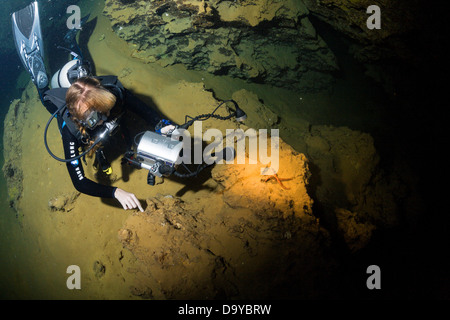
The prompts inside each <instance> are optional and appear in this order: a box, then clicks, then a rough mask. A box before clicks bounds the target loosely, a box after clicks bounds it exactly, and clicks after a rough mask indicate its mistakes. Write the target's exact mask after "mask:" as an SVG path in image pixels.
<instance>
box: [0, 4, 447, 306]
mask: <svg viewBox="0 0 450 320" xmlns="http://www.w3.org/2000/svg"><path fill="white" fill-rule="evenodd" d="M28 3H29V1H28V0H27V1H22V0H21V1H13V0H7V1H2V2H1V3H0V12H1V13H0V17H1V28H0V30H1V31H0V32H1V33H2V38H1V39H8V41H10V42H9V43H8V44H4V45H2V47H1V51H0V58H1V59H2V68H1V73H0V135H3V126H4V124H3V120H4V116H5V114H6V112H7V111H8V108H9V105H10V102H11V101H12V100H13V99H17V98H20V96H21V93H22V92H21V90H20V89H18V88H16V83H17V82H18V79H19V76H20V74H21V73H22V72H23V67H22V65H21V62H20V60H19V59H18V57H17V55H16V53H15V50H14V44H13V43H12V33H11V28H10V23H9V21H10V20H9V19H10V17H9V14H10V13H11V12H13V11H14V10H17V9H19V8H22V7H24V6H25V5H27V4H28ZM40 3H41V4H42V7H41V20H42V21H43V26H42V27H43V30H49V32H50V37H52V35H53V36H55V37H57V36H58V34H57V33H56V32H55V31H53V30H58V29H60V28H58V24H60V23H61V19H58V17H60V16H64V15H65V8H66V7H67V6H68V5H70V4H75V3H76V1H55V0H54V1H41V2H40ZM430 19H431V17H430ZM427 21H428V22H430V21H429V20H427ZM312 22H313V24H314V26H315V27H316V29H317V31H318V33H319V34H321V36H322V37H323V38H324V40H325V42H326V43H327V44H328V45H329V46H330V48H331V49H332V50H333V52H334V53H335V54H336V56H337V57H338V60H339V63H340V67H341V69H342V71H341V72H340V73H339V74H336V80H337V82H336V85H335V87H334V95H333V96H334V102H335V104H333V105H330V106H329V107H330V108H332V107H334V108H336V107H337V106H339V108H340V116H339V117H333V118H325V117H321V116H320V112H317V111H316V113H314V114H310V115H309V119H308V121H310V122H311V123H312V124H330V125H335V126H348V127H349V128H351V129H354V130H361V131H364V132H369V133H370V134H371V135H372V136H373V137H374V139H375V146H376V148H377V151H378V152H379V153H380V155H381V159H382V163H381V165H382V166H383V168H384V169H386V170H388V171H395V164H396V161H395V159H398V158H402V159H405V160H406V161H407V163H408V165H410V166H411V167H412V171H413V172H414V173H415V174H417V177H418V179H419V180H420V188H421V190H420V194H421V196H422V197H423V201H424V202H425V207H426V210H425V212H422V214H421V216H420V221H419V224H418V225H416V226H409V225H406V227H405V226H402V227H400V228H397V229H395V230H392V231H389V232H386V233H383V234H377V235H376V237H375V239H374V241H372V243H371V244H370V245H369V247H368V248H367V250H365V251H363V252H362V253H360V254H358V255H356V256H353V257H351V258H349V259H344V263H343V266H342V268H341V269H342V274H341V280H340V281H341V283H345V284H348V283H351V282H355V283H363V284H364V283H365V280H364V279H360V278H358V277H356V278H355V276H354V275H355V274H362V275H363V276H364V277H365V273H364V271H363V272H361V270H363V268H365V267H366V266H367V265H368V264H371V263H370V262H371V261H378V264H380V265H381V267H382V269H383V267H385V269H387V270H392V272H390V273H389V274H388V275H387V278H386V283H389V282H391V283H396V285H395V286H393V287H388V288H387V290H384V291H382V292H377V293H368V292H367V290H366V288H365V287H359V286H355V287H352V288H347V292H348V297H355V296H359V297H363V298H402V297H403V298H414V297H429V298H449V297H450V296H449V295H448V288H447V285H448V284H450V281H449V277H448V275H446V274H447V270H448V268H450V262H449V254H448V253H447V252H448V250H446V247H445V244H446V241H447V240H448V239H447V235H448V233H449V230H448V221H449V218H448V210H444V209H442V203H443V202H445V199H446V197H448V195H447V194H446V191H445V190H444V189H442V187H439V186H440V185H442V184H445V185H446V184H447V183H448V182H447V181H446V175H445V174H446V172H447V171H448V170H446V169H445V168H446V167H448V164H447V157H446V155H445V152H446V149H447V146H448V142H447V141H445V140H443V138H442V137H443V136H444V135H445V130H446V129H445V128H446V126H445V125H444V123H443V121H442V120H443V118H444V114H445V113H444V111H445V110H446V109H447V108H448V107H446V106H445V103H447V102H448V99H445V96H444V94H443V93H445V92H446V91H445V90H446V88H445V87H443V83H444V82H443V81H441V78H440V77H439V75H438V74H435V73H432V72H430V71H432V70H440V65H441V61H442V60H439V59H436V58H435V57H433V58H432V57H430V58H429V59H427V57H428V56H429V52H427V48H430V46H431V48H433V44H434V42H433V41H432V40H431V39H430V34H432V33H433V32H436V30H439V29H435V28H434V27H435V25H434V24H433V28H424V30H422V31H421V32H422V33H419V34H418V35H417V39H418V40H417V41H421V40H423V39H428V42H426V43H427V44H428V45H430V46H426V45H424V42H420V43H419V44H418V43H416V42H415V40H414V37H412V38H413V39H411V42H410V43H409V44H410V45H411V46H417V49H418V51H417V53H416V54H417V55H418V56H423V57H424V58H423V59H420V60H419V61H422V63H424V64H423V65H411V64H407V63H405V64H403V65H402V64H399V63H398V61H385V62H384V63H385V65H384V66H383V67H384V68H387V69H392V70H396V72H395V74H396V75H397V78H396V81H397V83H396V84H397V91H396V95H395V96H393V95H391V94H387V93H386V92H385V91H384V90H383V88H382V86H381V85H380V84H379V83H376V82H374V81H373V80H371V79H368V78H367V77H365V76H364V68H363V66H362V65H361V64H359V63H358V62H356V61H355V60H354V59H353V58H352V57H351V56H350V55H349V54H348V50H349V45H350V44H352V42H351V41H350V39H347V38H346V37H344V36H342V35H339V34H338V33H336V32H335V31H333V30H332V29H331V28H329V27H328V26H327V25H325V24H323V23H321V22H319V21H316V20H314V19H312ZM434 23H435V24H436V23H437V22H434ZM53 32H55V33H54V34H53ZM59 36H60V35H59ZM434 36H436V34H434ZM50 55H51V54H50ZM438 57H439V56H438ZM50 68H51V64H50ZM447 82H448V81H447ZM349 97H351V98H349ZM440 97H443V98H442V99H440ZM367 100H371V101H373V102H374V105H372V108H375V109H368V108H367V105H365V101H367ZM324 111H325V110H324ZM328 111H329V110H328ZM324 114H325V113H324ZM441 141H442V144H441ZM3 163H4V159H3V136H0V166H3ZM444 188H445V187H444ZM0 215H2V216H4V215H14V212H13V211H12V210H11V209H10V208H9V203H8V198H7V189H6V185H5V180H4V177H3V174H1V175H0ZM404 220H405V221H408V217H404ZM2 222H3V220H2ZM2 246H8V243H7V242H5V241H2ZM0 272H1V273H2V274H1V276H2V277H7V276H8V275H6V274H4V272H2V271H1V270H0ZM391 280H392V281H391ZM394 280H395V281H394ZM333 285H334V287H335V288H339V285H340V282H339V281H337V282H336V283H335V284H333ZM404 288H412V289H411V290H410V291H409V292H405V290H404ZM3 289H4V288H2V290H3ZM330 295H332V294H330ZM2 297H3V298H9V297H8V295H7V294H4V293H3V294H2ZM343 297H346V296H343ZM19 298H20V297H19Z"/></svg>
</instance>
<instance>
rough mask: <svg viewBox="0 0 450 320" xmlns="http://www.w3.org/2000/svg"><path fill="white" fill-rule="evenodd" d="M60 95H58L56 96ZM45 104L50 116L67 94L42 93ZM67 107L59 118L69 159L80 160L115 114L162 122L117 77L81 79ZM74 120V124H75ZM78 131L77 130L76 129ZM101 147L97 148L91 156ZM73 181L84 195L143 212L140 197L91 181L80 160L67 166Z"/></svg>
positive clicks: (72, 88)
mask: <svg viewBox="0 0 450 320" xmlns="http://www.w3.org/2000/svg"><path fill="white" fill-rule="evenodd" d="M55 91H56V92H55ZM39 92H40V96H41V97H42V101H43V103H44V105H45V107H46V108H47V110H48V111H49V112H50V113H52V114H53V113H55V112H56V111H57V110H58V108H59V107H58V101H60V100H61V99H59V100H58V94H59V96H60V98H61V94H62V93H63V91H61V90H56V89H50V90H48V88H44V89H39ZM65 103H66V107H65V108H63V112H64V113H63V112H59V114H60V116H58V117H57V120H58V127H59V130H60V133H61V137H62V141H63V147H64V155H65V159H72V158H77V157H78V156H79V151H78V150H79V148H80V147H83V146H85V147H86V146H89V145H90V144H92V143H93V140H92V139H91V138H90V137H92V136H94V135H95V133H96V131H98V129H99V128H101V126H102V125H103V124H104V122H105V121H107V119H109V117H110V116H111V114H112V113H113V114H117V113H119V112H122V110H123V109H125V108H126V109H130V110H131V111H133V112H135V113H136V114H139V115H140V116H142V117H143V118H144V119H145V120H146V122H147V123H148V124H149V125H150V126H152V127H155V126H156V125H157V124H158V123H159V122H160V121H161V118H160V117H159V115H158V114H157V112H156V111H155V110H153V109H151V108H149V107H148V106H147V105H146V104H144V103H143V102H142V101H141V100H139V99H138V98H137V97H136V96H134V95H133V94H132V93H131V92H130V91H129V90H127V89H125V88H124V87H123V86H122V85H121V83H120V82H119V80H118V79H117V77H114V76H107V77H81V78H80V79H78V80H76V81H75V82H73V83H72V85H71V86H70V87H69V88H68V89H67V91H66V94H65ZM71 120H72V121H71ZM74 127H75V129H74ZM173 129H175V126H173V125H166V126H164V127H163V128H161V133H162V134H165V133H168V132H170V131H171V130H173ZM98 147H100V146H99V145H97V146H95V147H94V149H92V150H91V151H90V153H93V152H95V150H96V149H97V148H98ZM66 165H67V169H68V171H69V175H70V178H71V179H72V182H73V185H74V187H75V188H76V189H77V190H78V191H79V192H81V193H85V194H88V195H91V196H94V197H101V198H115V199H117V200H118V201H119V202H120V204H121V205H122V207H123V208H124V209H125V210H126V209H134V208H138V209H139V210H140V211H143V208H142V206H141V204H140V202H139V200H138V199H137V198H136V196H135V195H134V194H132V193H130V192H127V191H125V190H123V189H120V188H117V187H112V186H107V185H102V184H99V183H96V182H94V181H92V180H89V179H87V178H86V177H85V175H84V170H83V166H82V161H79V160H78V159H76V160H74V161H71V162H66Z"/></svg>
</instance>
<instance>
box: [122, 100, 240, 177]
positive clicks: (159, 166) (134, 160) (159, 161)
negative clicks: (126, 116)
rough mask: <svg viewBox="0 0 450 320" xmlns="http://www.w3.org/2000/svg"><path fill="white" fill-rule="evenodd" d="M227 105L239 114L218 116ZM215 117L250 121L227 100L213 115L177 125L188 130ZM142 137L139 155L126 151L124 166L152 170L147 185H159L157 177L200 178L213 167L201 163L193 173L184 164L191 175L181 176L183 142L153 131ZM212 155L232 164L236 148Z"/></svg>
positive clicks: (149, 171) (139, 144) (201, 116)
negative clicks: (125, 164)
mask: <svg viewBox="0 0 450 320" xmlns="http://www.w3.org/2000/svg"><path fill="white" fill-rule="evenodd" d="M226 102H232V103H233V104H234V106H235V111H234V112H230V114H229V115H228V116H226V117H223V116H219V115H216V114H214V113H215V112H216V110H217V109H218V108H219V107H220V106H221V105H223V104H224V103H226ZM187 117H188V116H186V118H187ZM211 117H212V118H216V119H219V120H228V119H231V118H232V117H235V118H236V120H237V121H239V122H242V121H244V120H245V119H246V118H247V115H246V114H245V112H244V111H243V110H242V109H240V108H239V106H238V104H237V103H236V102H235V101H234V100H226V101H223V102H222V103H220V104H219V105H218V106H217V107H216V109H215V110H214V111H213V112H212V113H209V114H202V115H199V116H197V117H195V118H191V120H189V121H187V122H186V123H184V124H182V125H179V126H176V128H177V129H185V130H186V129H187V128H189V127H190V126H191V125H192V124H193V123H194V122H195V121H204V120H207V119H209V118H211ZM177 129H175V130H177ZM175 130H174V131H175ZM139 135H142V137H141V139H140V141H139V143H136V144H137V147H136V152H133V151H128V152H126V153H125V156H124V157H123V159H122V163H129V164H133V165H135V166H137V167H138V168H144V169H146V170H148V175H147V183H148V184H149V185H154V184H155V176H157V177H167V176H169V175H171V174H174V175H175V176H177V177H180V178H190V177H194V176H197V175H198V173H200V171H202V170H203V169H205V168H206V167H208V166H209V165H211V164H212V163H211V164H206V163H203V164H200V165H198V167H197V169H196V170H194V171H190V170H189V169H188V168H187V167H186V166H185V165H184V164H182V165H183V166H184V167H185V169H186V170H187V171H188V173H185V174H181V173H179V172H177V166H178V165H179V164H180V163H181V161H180V160H181V157H182V153H183V142H182V141H180V140H177V139H174V138H171V137H168V136H165V135H161V134H158V133H155V132H152V131H145V132H143V133H142V132H141V133H139V134H138V135H137V136H139ZM137 136H136V137H137ZM136 137H135V140H136ZM211 156H212V157H216V161H217V160H219V159H223V160H226V161H231V160H232V159H234V157H235V150H234V149H233V148H230V147H226V148H224V149H223V150H221V151H220V152H218V153H217V154H211Z"/></svg>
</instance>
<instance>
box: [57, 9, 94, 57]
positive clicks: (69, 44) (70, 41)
mask: <svg viewBox="0 0 450 320" xmlns="http://www.w3.org/2000/svg"><path fill="white" fill-rule="evenodd" d="M90 15H91V14H88V15H86V16H85V17H83V18H81V21H80V25H79V26H78V28H72V29H70V30H69V31H68V32H67V33H66V35H65V36H64V42H65V43H66V49H69V50H71V51H73V52H74V53H75V54H77V55H79V56H81V57H82V54H81V50H80V48H79V46H78V43H77V40H76V36H77V34H78V31H80V30H81V27H82V26H83V25H84V24H85V23H86V21H88V19H89V16H90Z"/></svg>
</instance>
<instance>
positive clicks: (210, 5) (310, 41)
mask: <svg viewBox="0 0 450 320" xmlns="http://www.w3.org/2000/svg"><path fill="white" fill-rule="evenodd" d="M104 14H105V15H106V16H107V17H108V18H109V19H110V20H111V25H112V28H113V30H114V31H115V32H116V33H117V34H118V35H119V36H120V37H121V38H123V39H124V40H126V41H127V42H129V43H132V44H134V45H136V50H135V51H134V52H133V56H134V57H137V58H140V59H143V60H144V61H146V62H156V61H157V62H159V63H161V64H162V65H164V66H166V65H171V64H176V63H181V64H183V65H185V66H186V67H187V68H190V69H195V70H204V71H208V72H210V73H213V74H219V75H225V74H226V75H230V76H233V77H237V78H241V79H245V80H249V81H252V82H257V83H267V84H271V85H274V86H279V87H284V88H289V89H292V90H296V91H302V92H315V91H320V90H325V89H327V88H328V87H329V86H330V84H331V83H332V82H333V77H332V76H331V73H332V72H333V71H336V70H338V66H337V63H336V58H335V56H334V54H333V53H332V52H331V50H330V49H329V48H328V46H327V45H326V43H325V42H324V41H323V40H322V38H321V37H320V36H319V35H318V34H317V32H316V30H315V28H314V26H313V25H312V24H311V22H310V21H309V18H308V17H309V10H308V9H307V7H306V6H305V5H304V4H303V2H300V1H294V0H283V1H275V0H252V1H221V0H211V1H195V0H178V1H173V0H161V1H131V0H127V1H125V0H106V4H105V9H104Z"/></svg>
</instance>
